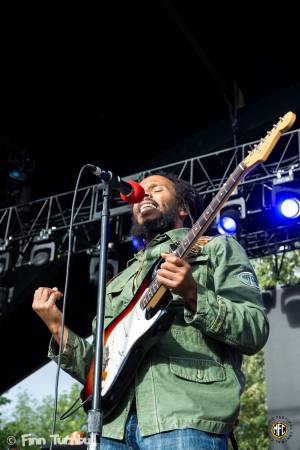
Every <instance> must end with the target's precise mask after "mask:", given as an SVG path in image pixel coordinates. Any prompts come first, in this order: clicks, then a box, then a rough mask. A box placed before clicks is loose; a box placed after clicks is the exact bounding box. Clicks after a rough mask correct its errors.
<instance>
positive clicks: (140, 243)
mask: <svg viewBox="0 0 300 450" xmlns="http://www.w3.org/2000/svg"><path fill="white" fill-rule="evenodd" d="M131 242H132V245H133V246H134V248H135V250H136V251H137V252H138V251H139V250H141V249H142V248H145V244H144V241H143V239H138V238H137V237H135V236H131Z"/></svg>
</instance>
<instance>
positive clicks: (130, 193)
mask: <svg viewBox="0 0 300 450" xmlns="http://www.w3.org/2000/svg"><path fill="white" fill-rule="evenodd" d="M87 168H88V169H89V170H90V171H91V172H92V173H93V174H94V175H96V176H97V177H99V178H100V179H101V180H102V181H106V182H109V183H110V185H111V187H112V188H113V189H116V190H118V191H119V192H120V197H121V199H122V200H123V201H124V202H127V203H139V202H141V201H142V200H143V198H144V197H145V191H144V189H143V187H142V186H141V185H140V184H139V183H137V182H136V181H133V180H130V181H124V180H122V179H121V178H120V177H119V176H118V175H115V174H113V173H112V172H111V171H110V170H102V169H100V167H98V166H94V165H93V164H87Z"/></svg>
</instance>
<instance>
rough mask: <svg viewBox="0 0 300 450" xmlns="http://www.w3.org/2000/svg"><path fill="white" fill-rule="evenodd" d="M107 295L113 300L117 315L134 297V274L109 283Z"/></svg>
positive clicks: (114, 310)
mask: <svg viewBox="0 0 300 450" xmlns="http://www.w3.org/2000/svg"><path fill="white" fill-rule="evenodd" d="M106 296H107V298H108V299H109V300H110V301H111V308H112V312H113V315H114V316H117V315H118V314H120V313H121V312H122V311H123V309H124V308H125V307H126V306H127V305H128V303H130V301H131V300H132V298H133V274H132V275H131V276H130V277H129V278H126V279H121V280H115V281H114V282H113V283H111V284H110V285H108V286H107V289H106Z"/></svg>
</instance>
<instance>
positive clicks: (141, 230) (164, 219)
mask: <svg viewBox="0 0 300 450" xmlns="http://www.w3.org/2000/svg"><path fill="white" fill-rule="evenodd" d="M177 215H178V205H177V204H174V205H171V206H169V208H168V210H167V211H166V212H163V213H161V215H160V217H157V218H155V219H146V220H145V221H144V223H143V224H139V223H138V222H137V220H136V218H135V217H134V216H132V226H131V229H130V233H131V235H132V236H135V237H136V238H138V239H145V240H146V242H149V241H150V240H151V239H153V238H154V237H155V236H156V235H157V234H162V233H165V232H166V231H170V230H173V228H175V223H176V218H177Z"/></svg>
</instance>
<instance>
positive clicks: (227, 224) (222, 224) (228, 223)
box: [218, 215, 237, 234]
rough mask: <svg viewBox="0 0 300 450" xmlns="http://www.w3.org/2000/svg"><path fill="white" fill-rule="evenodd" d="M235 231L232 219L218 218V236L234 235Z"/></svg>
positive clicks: (225, 216)
mask: <svg viewBox="0 0 300 450" xmlns="http://www.w3.org/2000/svg"><path fill="white" fill-rule="evenodd" d="M236 230H237V222H236V220H235V219H234V218H233V217H230V216H227V215H224V216H221V217H220V218H219V221H218V231H219V233H220V234H234V233H236Z"/></svg>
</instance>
